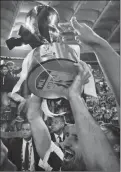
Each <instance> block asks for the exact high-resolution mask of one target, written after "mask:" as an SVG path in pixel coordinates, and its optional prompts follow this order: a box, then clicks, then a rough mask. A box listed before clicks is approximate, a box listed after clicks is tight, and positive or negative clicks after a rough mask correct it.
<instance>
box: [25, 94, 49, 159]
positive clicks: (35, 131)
mask: <svg viewBox="0 0 121 172" xmlns="http://www.w3.org/2000/svg"><path fill="white" fill-rule="evenodd" d="M27 106H28V112H27V118H28V120H29V122H30V125H31V130H32V136H33V139H34V143H35V146H36V150H37V152H38V155H39V157H40V158H41V159H42V160H43V158H44V156H45V154H46V152H47V150H48V149H49V148H50V143H51V138H50V134H49V131H48V128H47V126H46V125H45V123H44V121H43V119H42V110H41V109H40V108H41V99H40V98H39V97H36V96H34V95H33V96H32V97H31V98H30V99H29V100H28V102H27Z"/></svg>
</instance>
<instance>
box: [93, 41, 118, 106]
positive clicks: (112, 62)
mask: <svg viewBox="0 0 121 172" xmlns="http://www.w3.org/2000/svg"><path fill="white" fill-rule="evenodd" d="M93 50H94V52H95V54H96V57H97V60H98V61H99V64H100V66H101V68H102V70H103V73H104V75H105V76H106V77H107V80H108V82H109V84H110V86H111V88H112V90H113V92H114V94H115V96H116V100H117V102H118V104H120V94H119V93H120V56H119V55H118V54H117V53H116V52H115V50H114V49H113V48H112V47H111V46H110V45H109V43H108V42H107V41H105V40H104V39H102V38H98V43H97V44H95V45H94V46H93Z"/></svg>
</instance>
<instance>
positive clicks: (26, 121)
mask: <svg viewBox="0 0 121 172" xmlns="http://www.w3.org/2000/svg"><path fill="white" fill-rule="evenodd" d="M24 124H30V123H29V121H28V120H24V121H23V122H22V124H21V126H22V125H24Z"/></svg>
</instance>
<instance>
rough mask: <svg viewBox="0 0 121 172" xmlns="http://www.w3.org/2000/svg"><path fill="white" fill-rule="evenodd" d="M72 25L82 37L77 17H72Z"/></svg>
mask: <svg viewBox="0 0 121 172" xmlns="http://www.w3.org/2000/svg"><path fill="white" fill-rule="evenodd" d="M71 25H72V27H73V28H74V29H75V30H76V32H77V33H78V34H79V35H80V34H81V33H80V29H81V27H82V26H81V24H79V23H78V21H77V20H76V17H72V19H71Z"/></svg>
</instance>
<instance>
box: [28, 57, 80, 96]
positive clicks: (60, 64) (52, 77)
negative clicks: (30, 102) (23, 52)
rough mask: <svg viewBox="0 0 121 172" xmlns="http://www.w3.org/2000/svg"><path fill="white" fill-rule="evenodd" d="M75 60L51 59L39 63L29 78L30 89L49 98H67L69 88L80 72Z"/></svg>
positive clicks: (37, 94)
mask: <svg viewBox="0 0 121 172" xmlns="http://www.w3.org/2000/svg"><path fill="white" fill-rule="evenodd" d="M74 63H75V61H72V60H69V59H61V58H60V59H50V60H47V61H44V62H41V65H40V64H37V65H36V66H35V67H34V68H33V69H32V70H31V71H30V72H29V75H28V78H27V83H28V88H29V90H30V91H31V92H32V93H33V94H34V95H36V96H38V97H43V98H47V99H56V98H61V97H64V98H67V89H68V87H69V86H70V85H71V84H72V82H73V80H74V78H75V76H76V75H77V73H78V68H77V67H76V66H75V65H74Z"/></svg>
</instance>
